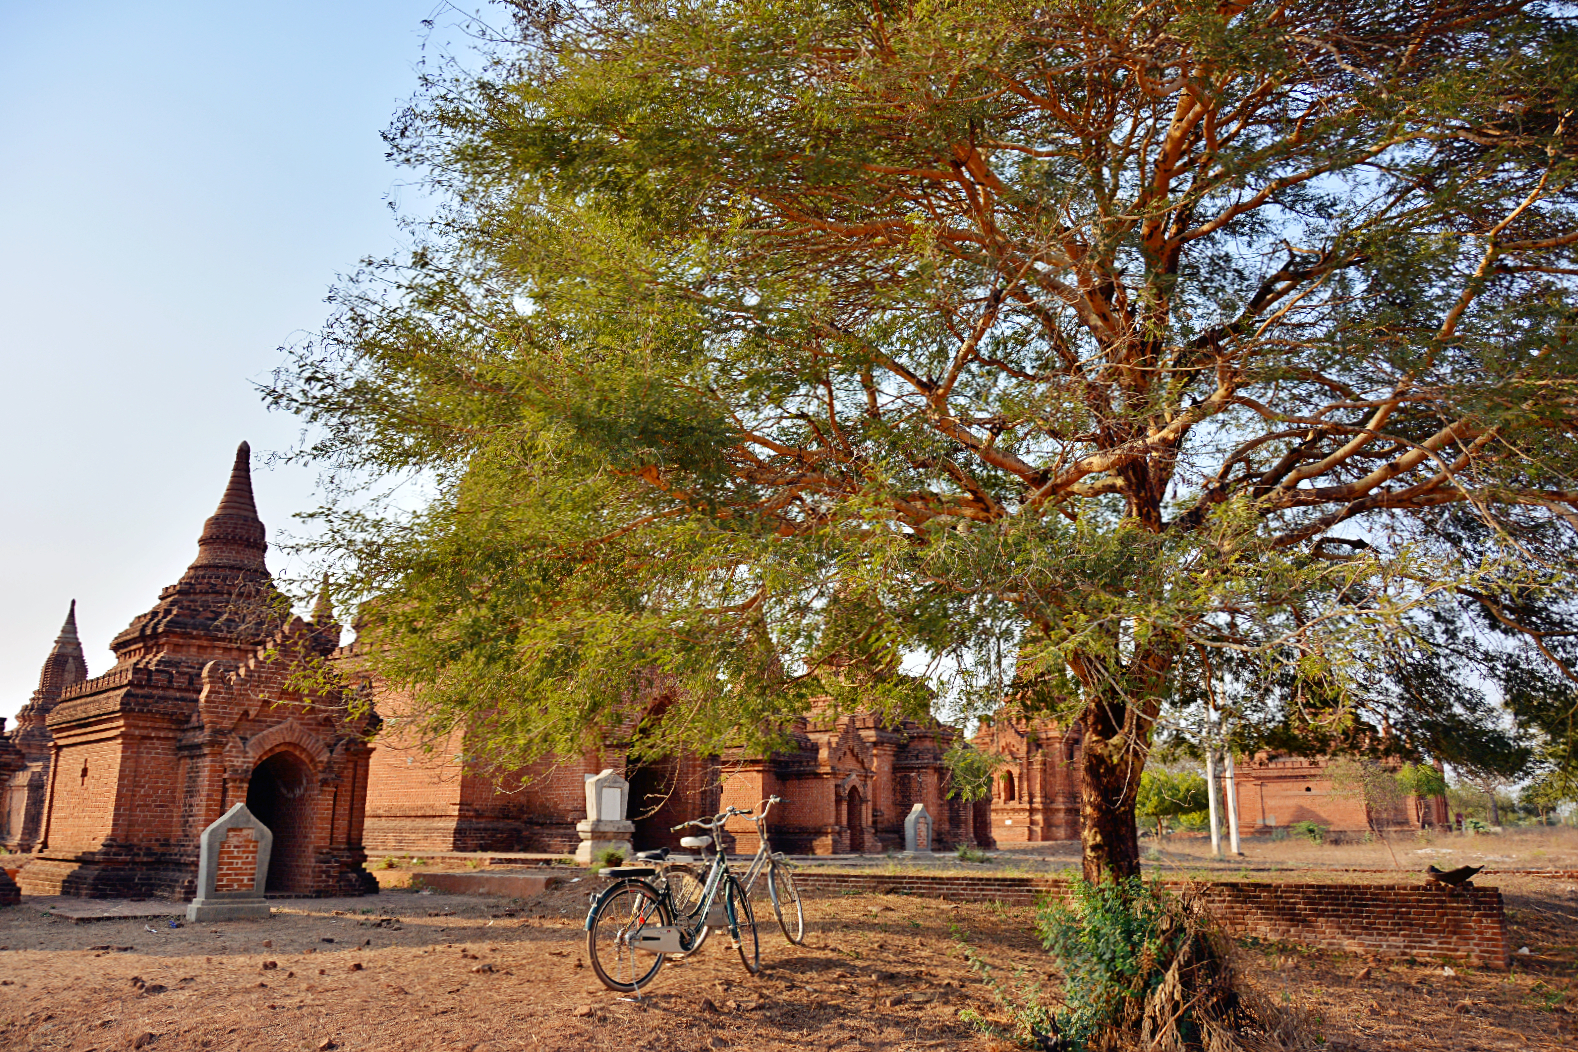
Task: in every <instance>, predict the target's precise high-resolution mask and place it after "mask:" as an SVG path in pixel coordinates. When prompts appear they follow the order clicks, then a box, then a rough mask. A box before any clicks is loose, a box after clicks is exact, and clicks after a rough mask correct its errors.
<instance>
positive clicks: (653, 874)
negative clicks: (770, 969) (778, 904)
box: [586, 807, 762, 993]
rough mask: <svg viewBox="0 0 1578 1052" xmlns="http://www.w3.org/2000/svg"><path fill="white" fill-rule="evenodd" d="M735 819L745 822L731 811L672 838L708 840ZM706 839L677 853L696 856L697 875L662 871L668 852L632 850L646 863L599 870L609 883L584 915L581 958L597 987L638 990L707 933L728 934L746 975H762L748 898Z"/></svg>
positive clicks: (742, 812) (683, 843) (698, 822)
mask: <svg viewBox="0 0 1578 1052" xmlns="http://www.w3.org/2000/svg"><path fill="white" fill-rule="evenodd" d="M735 815H743V816H745V817H747V818H749V817H751V812H750V811H747V810H742V809H740V808H737V807H731V808H729V809H728V810H726V811H724V812H723V813H722V814H718V815H714V816H713V817H712V818H710V819H703V818H698V819H694V820H692V821H689V822H684V823H682V824H680V825H677V826H675V827H674V832H678V831H679V830H681V829H688V828H692V827H694V828H697V829H705V830H710V831H711V834H716V833H717V832H718V831H719V830H721V829H722V828H723V824H724V823H725V822H727V821H728V820H729V819H730V818H732V817H734V816H735ZM711 834H709V835H706V836H687V837H683V838H681V840H680V842H679V843H680V846H681V847H684V848H690V849H693V850H699V851H701V852H702V857H703V859H704V861H706V867H705V869H704V870H703V871H702V875H697V874H696V873H695V872H694V871H691V870H689V869H684V868H681V867H678V866H675V867H673V868H672V872H670V871H669V869H668V867H664V866H663V863H664V862H666V861H667V859H668V848H663V849H661V850H658V851H641V852H638V853H637V854H636V861H637V862H638V863H641V862H645V863H648V865H639V864H638V865H632V866H618V867H614V868H610V869H604V870H601V871H600V873H599V875H600V876H605V877H613V878H614V882H613V883H612V884H610V885H609V886H608V887H606V888H604V889H603V891H602V892H601V893H600V894H598V896H597V897H596V898H594V899H593V900H592V908H591V909H590V910H588V911H587V914H586V955H587V956H588V957H590V958H591V960H592V971H594V972H596V973H597V978H598V979H599V980H601V982H602V984H603V985H604V986H606V987H608V988H609V989H610V990H618V991H620V992H622V993H631V992H638V991H639V990H640V989H641V987H643V986H645V985H647V984H648V983H650V982H651V981H652V980H653V979H654V978H656V977H657V973H658V970H659V969H661V968H662V967H663V962H664V960H665V959H667V958H668V957H669V956H674V957H685V956H688V955H690V954H692V953H695V952H696V951H697V950H699V949H701V946H702V943H704V942H706V941H707V935H708V934H709V933H710V932H711V931H712V929H714V928H724V929H727V930H728V932H729V938H730V940H731V941H732V942H733V944H734V948H735V949H736V950H738V951H739V954H740V963H741V964H743V965H745V970H746V971H747V972H750V973H751V974H752V975H754V974H756V973H757V972H760V971H761V970H762V950H761V941H760V940H759V939H758V938H757V935H756V916H755V914H754V913H753V912H752V911H751V901H750V898H749V896H747V895H746V893H745V889H744V887H742V886H741V884H740V881H739V878H737V877H736V876H735V875H734V874H732V873H730V872H729V860H728V856H727V855H726V854H725V853H724V852H723V851H720V850H718V849H717V847H716V846H715V845H713V836H712V835H711ZM709 846H711V847H712V853H711V857H710V858H708V856H707V848H708V847H709ZM698 881H699V886H698ZM720 893H721V896H722V901H721V902H720V901H719V896H720ZM649 958H650V960H649Z"/></svg>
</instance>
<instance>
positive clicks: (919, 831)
mask: <svg viewBox="0 0 1578 1052" xmlns="http://www.w3.org/2000/svg"><path fill="white" fill-rule="evenodd" d="M904 850H905V851H907V852H910V853H914V852H917V851H930V850H931V813H930V812H929V811H927V810H926V805H925V804H919V803H918V804H916V805H915V806H914V807H912V808H910V813H909V815H908V816H907V817H906V818H905V819H904Z"/></svg>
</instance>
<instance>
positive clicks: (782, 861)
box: [740, 796, 805, 946]
mask: <svg viewBox="0 0 1578 1052" xmlns="http://www.w3.org/2000/svg"><path fill="white" fill-rule="evenodd" d="M781 803H783V798H782V797H779V796H769V797H768V798H767V799H766V800H763V801H762V802H761V803H759V804H757V805H756V808H757V811H758V812H759V813H758V814H755V815H751V814H747V815H746V816H745V817H746V819H748V820H749V821H751V822H753V823H755V825H756V836H757V839H758V840H759V841H760V846H759V847H758V848H757V849H756V857H755V858H753V859H751V868H750V869H748V870H746V871H745V876H744V877H743V878H742V879H741V881H740V883H741V884H743V885H745V893H746V894H747V895H749V894H751V893H752V892H753V891H755V890H756V878H757V877H758V876H760V875H761V872H762V870H763V869H764V868H765V869H766V870H767V896H768V898H770V899H771V900H772V903H773V913H775V914H777V916H778V927H779V929H780V930H781V931H782V932H783V933H784V938H786V939H788V940H789V941H790V942H792V943H794V944H795V945H796V946H799V945H800V944H801V943H802V942H804V941H805V910H804V909H802V908H801V906H800V889H799V888H797V887H795V883H794V874H793V873H791V872H790V870H789V860H788V859H787V858H785V857H784V853H783V852H782V851H769V850H768V849H767V825H766V823H767V812H768V811H771V810H772V808H773V805H774V804H781ZM786 911H787V912H788V916H785V912H786Z"/></svg>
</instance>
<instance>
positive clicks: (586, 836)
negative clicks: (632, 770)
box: [575, 767, 636, 866]
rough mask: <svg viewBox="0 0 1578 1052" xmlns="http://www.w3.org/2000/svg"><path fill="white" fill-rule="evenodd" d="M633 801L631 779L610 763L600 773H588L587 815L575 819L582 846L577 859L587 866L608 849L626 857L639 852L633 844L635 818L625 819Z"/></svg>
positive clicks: (576, 852)
mask: <svg viewBox="0 0 1578 1052" xmlns="http://www.w3.org/2000/svg"><path fill="white" fill-rule="evenodd" d="M629 805H630V783H629V782H627V781H625V780H624V779H623V778H621V777H619V775H617V774H615V773H614V769H613V768H612V767H609V768H607V769H605V770H604V771H602V772H601V773H600V774H589V775H587V776H586V818H585V819H584V820H583V821H580V822H577V823H575V831H576V832H577V833H579V834H581V846H580V847H578V848H576V849H575V860H576V861H577V862H579V863H581V865H583V866H589V865H591V864H592V860H593V859H594V858H596V857H597V856H598V855H601V854H602V853H603V852H605V851H609V850H613V851H618V852H619V853H620V854H621V855H623V856H624V857H625V858H627V859H628V858H630V856H632V855H634V854H635V848H633V847H631V846H630V835H631V834H632V833H634V832H635V831H636V825H635V823H634V822H626V821H625V809H626V808H627V807H628V806H629Z"/></svg>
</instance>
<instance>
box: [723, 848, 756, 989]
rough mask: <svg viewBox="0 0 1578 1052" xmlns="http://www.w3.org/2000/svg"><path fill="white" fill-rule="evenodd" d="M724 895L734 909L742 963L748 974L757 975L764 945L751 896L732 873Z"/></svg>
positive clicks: (737, 940) (736, 941)
mask: <svg viewBox="0 0 1578 1052" xmlns="http://www.w3.org/2000/svg"><path fill="white" fill-rule="evenodd" d="M723 893H724V894H725V895H726V896H728V899H727V901H728V902H729V904H730V905H731V906H732V907H733V913H734V927H735V935H736V938H735V948H736V949H738V950H739V951H740V963H741V964H743V965H745V970H746V971H747V972H749V973H750V974H752V975H755V974H756V973H758V972H760V971H761V970H762V943H761V939H760V938H758V937H757V934H756V913H755V912H754V911H753V910H752V909H751V900H750V896H748V895H746V894H745V889H744V888H743V887H741V886H740V881H739V878H737V877H736V876H735V875H734V874H732V873H730V874H729V882H728V884H726V885H724V889H723Z"/></svg>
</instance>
